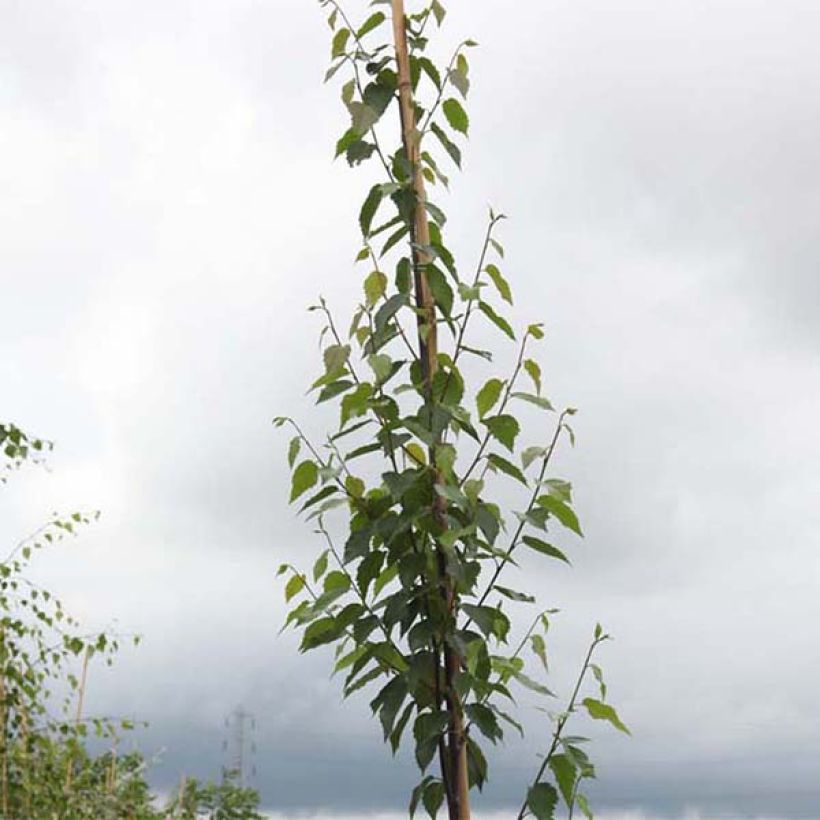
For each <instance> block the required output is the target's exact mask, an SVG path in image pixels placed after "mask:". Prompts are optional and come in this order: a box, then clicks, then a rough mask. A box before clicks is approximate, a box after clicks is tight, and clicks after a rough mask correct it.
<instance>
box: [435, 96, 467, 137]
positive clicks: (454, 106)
mask: <svg viewBox="0 0 820 820" xmlns="http://www.w3.org/2000/svg"><path fill="white" fill-rule="evenodd" d="M441 109H442V111H444V116H445V117H446V118H447V122H448V123H450V127H451V128H452V129H453V130H454V131H458V132H459V133H460V134H465V135H466V133H467V131H468V130H469V128H470V119H469V117H468V116H467V112H466V111H465V110H464V108H463V107H462V105H461V103H460V102H459V101H458V100H457V99H456V98H455V97H450V98H449V99H447V100H445V101H444V102H443V103H442V104H441Z"/></svg>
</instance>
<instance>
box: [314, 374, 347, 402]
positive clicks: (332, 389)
mask: <svg viewBox="0 0 820 820" xmlns="http://www.w3.org/2000/svg"><path fill="white" fill-rule="evenodd" d="M353 384H354V383H353V382H352V381H350V379H339V381H336V382H331V383H330V384H329V385H327V386H326V387H324V388H323V389H322V392H321V393H319V397H318V398H317V399H316V404H321V403H322V402H325V401H329V400H330V399H334V398H336V396H338V395H339V393H344V392H345V391H346V390H350V388H351V387H353Z"/></svg>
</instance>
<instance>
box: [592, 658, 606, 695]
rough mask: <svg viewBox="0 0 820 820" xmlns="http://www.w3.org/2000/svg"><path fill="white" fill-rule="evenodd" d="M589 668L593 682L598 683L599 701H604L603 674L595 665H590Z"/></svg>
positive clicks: (604, 683) (604, 686) (604, 685)
mask: <svg viewBox="0 0 820 820" xmlns="http://www.w3.org/2000/svg"><path fill="white" fill-rule="evenodd" d="M589 668H590V669H591V670H592V674H593V675H595V680H596V681H598V687H599V688H600V690H601V700H606V682H605V681H604V672H603V670H602V669H601V667H600V666H598V664H597V663H591V664H590V665H589Z"/></svg>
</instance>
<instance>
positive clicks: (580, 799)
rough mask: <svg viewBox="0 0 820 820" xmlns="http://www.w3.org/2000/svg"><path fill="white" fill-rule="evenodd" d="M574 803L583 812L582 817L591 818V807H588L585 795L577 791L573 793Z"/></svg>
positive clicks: (591, 819) (589, 819) (590, 819)
mask: <svg viewBox="0 0 820 820" xmlns="http://www.w3.org/2000/svg"><path fill="white" fill-rule="evenodd" d="M575 803H576V804H577V806H578V808H579V809H581V811H582V812H583V814H584V817H586V819H587V820H593V817H592V809H591V808H590V807H589V801H588V800H587V798H586V795H584V794H581V793H580V792H578V793H577V794H576V795H575Z"/></svg>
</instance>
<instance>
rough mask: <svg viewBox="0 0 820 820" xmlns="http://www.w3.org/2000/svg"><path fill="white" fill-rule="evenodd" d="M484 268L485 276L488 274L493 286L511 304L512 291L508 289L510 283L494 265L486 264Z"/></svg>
mask: <svg viewBox="0 0 820 820" xmlns="http://www.w3.org/2000/svg"><path fill="white" fill-rule="evenodd" d="M484 270H485V271H486V273H487V276H489V277H490V279H491V280H492V283H493V284H494V285H495V288H496V290H497V291H498V292H499V294H500V295H501V298H502V299H503V300H504V301H505V302H507V303H508V304H510V305H511V304H512V303H513V300H512V291H511V290H510V285H509V283H508V282H507V280H506V279H505V278H504V277H503V276H502V275H501V271H500V270H499V269H498V268H497V267H496V266H495V265H487V267H486V268H484Z"/></svg>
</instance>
